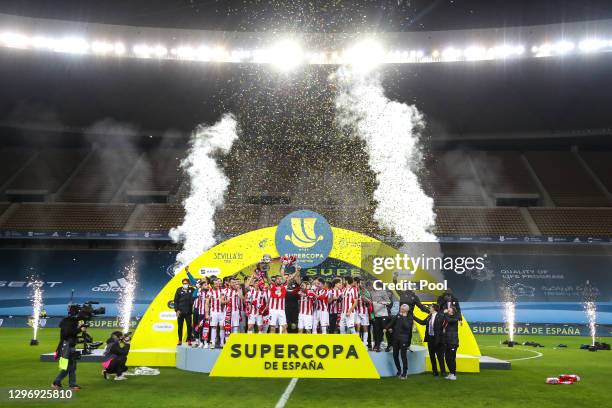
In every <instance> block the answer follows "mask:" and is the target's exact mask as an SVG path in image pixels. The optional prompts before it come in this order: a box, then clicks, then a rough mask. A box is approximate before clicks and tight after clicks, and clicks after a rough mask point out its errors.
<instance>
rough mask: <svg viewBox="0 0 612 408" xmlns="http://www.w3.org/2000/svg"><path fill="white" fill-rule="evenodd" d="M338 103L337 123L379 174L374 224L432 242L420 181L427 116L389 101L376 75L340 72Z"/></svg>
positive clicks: (429, 210)
mask: <svg viewBox="0 0 612 408" xmlns="http://www.w3.org/2000/svg"><path fill="white" fill-rule="evenodd" d="M337 77H338V83H339V87H340V90H339V92H338V95H337V98H336V110H337V119H338V121H339V124H340V125H341V126H344V127H347V128H351V129H353V130H354V132H355V134H356V135H357V136H358V137H359V138H361V139H362V140H364V141H365V143H366V149H367V153H368V156H369V158H368V161H369V164H370V167H371V169H372V170H373V171H374V173H375V174H376V181H377V182H378V185H377V187H376V190H375V191H374V200H375V201H376V202H377V207H376V210H375V212H374V219H375V220H376V221H378V223H379V224H380V225H381V226H382V227H383V228H387V229H389V230H391V231H394V232H395V233H397V234H398V235H399V236H400V237H401V238H402V239H403V240H404V241H406V242H434V241H436V237H435V236H434V235H433V234H432V233H431V232H430V231H431V228H432V226H433V225H434V222H435V214H434V212H433V200H432V199H431V197H429V196H427V195H426V194H425V192H423V189H422V188H421V185H420V184H419V180H418V178H417V171H418V169H419V168H420V166H421V164H422V161H421V154H420V149H419V135H420V133H419V132H420V130H421V129H422V127H423V126H424V123H423V116H422V115H421V113H420V112H419V111H418V110H417V108H416V107H414V106H409V105H406V104H403V103H400V102H397V101H392V100H389V99H388V98H387V97H386V96H385V94H384V89H383V87H382V84H381V81H380V77H379V75H378V74H376V73H373V74H360V73H358V72H356V71H355V70H352V69H348V68H341V69H340V70H339V71H338V73H337Z"/></svg>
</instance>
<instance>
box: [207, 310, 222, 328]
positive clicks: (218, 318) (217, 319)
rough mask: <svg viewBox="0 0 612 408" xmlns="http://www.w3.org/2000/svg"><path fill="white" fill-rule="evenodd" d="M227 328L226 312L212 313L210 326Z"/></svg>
mask: <svg viewBox="0 0 612 408" xmlns="http://www.w3.org/2000/svg"><path fill="white" fill-rule="evenodd" d="M219 325H220V326H225V312H210V326H211V327H216V326H219Z"/></svg>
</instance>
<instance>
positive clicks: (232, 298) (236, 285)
mask: <svg viewBox="0 0 612 408" xmlns="http://www.w3.org/2000/svg"><path fill="white" fill-rule="evenodd" d="M224 294H225V299H226V301H227V305H231V308H232V310H231V314H232V316H231V326H232V329H231V332H232V333H238V331H239V329H240V314H241V313H242V308H243V306H242V303H243V299H244V295H243V293H242V288H241V287H240V282H239V281H238V279H235V278H231V279H229V280H228V285H227V287H226V288H225V289H224ZM226 313H227V310H226Z"/></svg>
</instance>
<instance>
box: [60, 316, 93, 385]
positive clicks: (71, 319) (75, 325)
mask: <svg viewBox="0 0 612 408" xmlns="http://www.w3.org/2000/svg"><path fill="white" fill-rule="evenodd" d="M79 316H80V315H76V316H75V315H71V316H68V317H65V318H63V319H62V321H61V322H60V324H59V327H60V341H59V344H58V345H57V349H56V350H55V353H56V356H57V358H64V359H67V360H68V366H67V367H66V368H65V369H62V370H60V372H59V374H58V375H57V377H55V380H53V384H52V387H53V388H55V389H60V388H62V380H63V379H64V378H66V376H68V385H69V387H70V389H71V390H73V391H78V390H80V389H81V387H80V386H79V385H77V383H76V380H77V376H76V370H77V359H78V358H79V352H78V351H77V350H76V345H77V342H78V339H77V337H78V336H79V334H80V333H81V332H84V331H85V330H86V329H87V328H86V325H84V324H83V325H79V320H80V318H79ZM60 364H61V360H60Z"/></svg>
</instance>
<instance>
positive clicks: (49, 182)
mask: <svg viewBox="0 0 612 408" xmlns="http://www.w3.org/2000/svg"><path fill="white" fill-rule="evenodd" d="M86 155H87V150H85V149H70V148H64V149H62V148H48V149H44V150H43V151H41V152H40V154H39V155H38V156H37V157H36V158H35V159H34V160H33V161H31V162H30V163H29V164H28V165H27V166H26V167H25V168H24V169H23V170H22V171H20V172H19V174H17V176H16V177H15V178H14V179H13V180H12V182H11V183H10V184H9V185H8V186H7V190H44V191H46V192H47V193H49V194H50V193H54V192H55V191H56V190H57V189H58V188H59V187H60V186H61V185H62V184H63V183H64V182H65V181H66V180H67V179H68V176H69V175H70V174H71V173H72V172H73V171H74V170H75V169H76V167H77V166H78V165H79V163H80V162H81V161H82V160H83V159H84V158H85V156H86Z"/></svg>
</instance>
